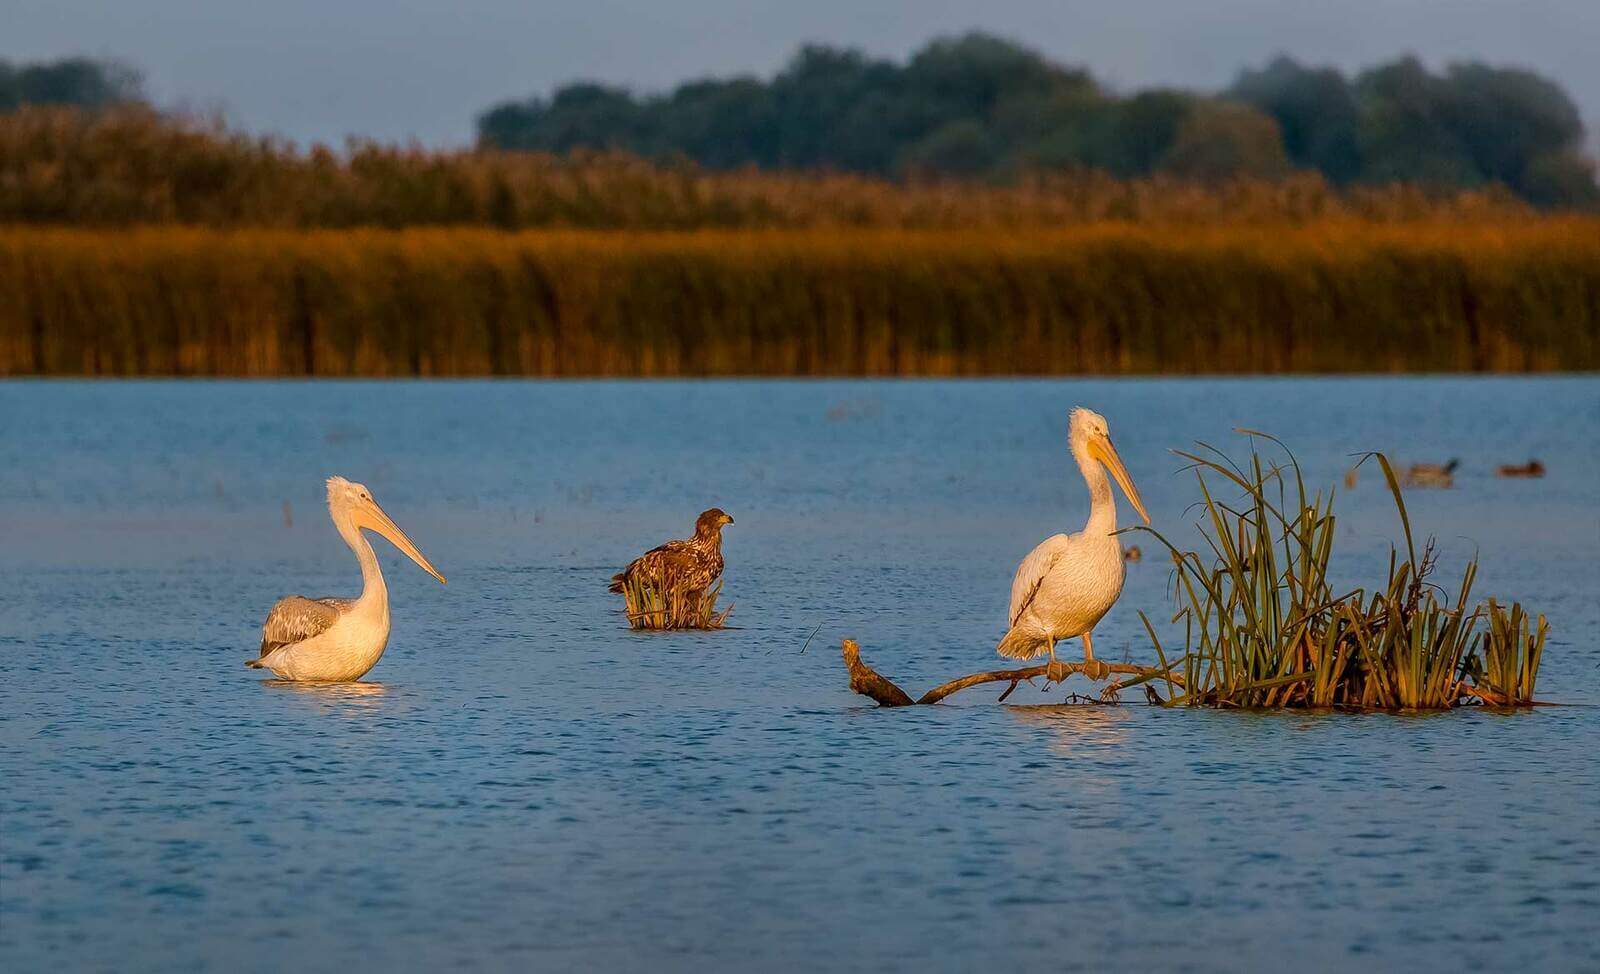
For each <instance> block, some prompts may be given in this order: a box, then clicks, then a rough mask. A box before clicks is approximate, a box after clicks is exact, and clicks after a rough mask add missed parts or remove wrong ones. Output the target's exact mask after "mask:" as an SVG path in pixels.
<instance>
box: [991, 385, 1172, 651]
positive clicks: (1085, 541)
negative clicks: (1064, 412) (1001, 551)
mask: <svg viewBox="0 0 1600 974" xmlns="http://www.w3.org/2000/svg"><path fill="white" fill-rule="evenodd" d="M1067 443H1068V445H1069V446H1070V447H1071V449H1072V458H1073V459H1074V460H1077V461H1078V469H1079V470H1082V471H1083V479H1084V482H1085V483H1087V484H1088V485H1089V502H1090V503H1089V520H1088V523H1086V524H1085V525H1084V526H1083V530H1082V531H1079V532H1078V533H1077V534H1058V535H1055V536H1053V537H1049V538H1046V539H1045V540H1044V541H1042V542H1040V544H1039V547H1037V548H1035V549H1033V551H1031V552H1029V554H1028V557H1026V558H1024V559H1022V564H1021V565H1020V566H1018V568H1017V577H1016V578H1015V579H1014V580H1013V581H1012V582H1011V622H1010V630H1009V631H1008V632H1007V633H1006V635H1005V638H1004V639H1002V640H1000V645H999V646H997V647H996V648H995V649H996V652H998V653H999V654H1000V655H1001V656H1010V657H1014V658H1017V659H1029V658H1032V657H1034V656H1038V655H1040V654H1041V653H1049V654H1050V662H1051V664H1052V666H1053V665H1054V664H1055V662H1056V640H1058V639H1070V638H1072V637H1073V636H1082V637H1083V661H1084V664H1085V665H1084V673H1085V675H1087V676H1088V677H1089V678H1090V679H1092V680H1102V679H1105V677H1106V675H1107V673H1108V672H1109V670H1108V669H1107V667H1106V665H1105V664H1104V663H1100V662H1097V661H1096V660H1095V658H1094V646H1093V645H1092V644H1091V643H1090V641H1089V632H1090V630H1092V629H1093V628H1094V627H1095V623H1097V622H1099V621H1100V617H1101V616H1103V615H1105V614H1106V612H1107V610H1109V609H1110V608H1111V606H1112V605H1114V604H1116V601H1117V596H1119V595H1121V594H1122V580H1123V578H1124V577H1125V575H1126V571H1127V570H1126V567H1125V566H1124V565H1123V555H1122V543H1121V542H1120V541H1118V540H1117V537H1116V534H1115V532H1116V530H1117V505H1116V502H1115V501H1114V500H1113V499H1112V497H1111V483H1110V481H1108V480H1107V479H1106V471H1107V470H1110V471H1111V476H1113V477H1115V478H1116V480H1117V485H1118V486H1120V487H1121V488H1122V492H1123V493H1124V494H1126V495H1127V497H1128V500H1129V501H1130V502H1132V504H1133V508H1134V510H1136V511H1138V512H1139V516H1140V517H1142V518H1144V523H1146V524H1149V523H1150V515H1148V514H1146V513H1145V510H1144V502H1143V501H1142V500H1140V499H1139V491H1138V489H1137V488H1136V487H1134V486H1133V481H1132V480H1131V479H1130V478H1129V477H1128V470H1127V468H1126V467H1124V466H1123V465H1122V458H1121V457H1119V456H1118V455H1117V448H1116V447H1114V446H1112V445H1111V433H1110V431H1109V430H1108V429H1107V428H1106V420H1105V417H1104V416H1101V415H1100V414H1099V413H1096V412H1093V411H1091V410H1088V409H1084V408H1083V407H1081V406H1080V407H1079V408H1077V409H1074V410H1073V411H1072V418H1071V422H1070V426H1069V432H1068V435H1067Z"/></svg>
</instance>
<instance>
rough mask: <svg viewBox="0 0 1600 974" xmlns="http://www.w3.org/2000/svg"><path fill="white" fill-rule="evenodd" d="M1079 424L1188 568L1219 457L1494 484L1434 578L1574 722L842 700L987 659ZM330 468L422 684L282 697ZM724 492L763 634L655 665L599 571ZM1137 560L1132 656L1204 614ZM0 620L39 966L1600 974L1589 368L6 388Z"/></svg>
mask: <svg viewBox="0 0 1600 974" xmlns="http://www.w3.org/2000/svg"><path fill="white" fill-rule="evenodd" d="M1080 403H1081V404H1085V405H1089V406H1092V407H1094V408H1096V409H1098V410H1099V411H1101V412H1103V413H1104V414H1105V415H1106V416H1107V418H1108V419H1109V421H1110V424H1111V430H1112V434H1113V436H1114V437H1115V439H1116V440H1117V442H1118V445H1119V448H1120V449H1121V451H1122V455H1123V457H1124V459H1125V460H1126V462H1127V465H1128V467H1129V469H1130V471H1131V472H1132V474H1133V476H1134V478H1135V480H1136V481H1137V483H1138V485H1139V487H1140V489H1141V490H1142V492H1143V494H1144V498H1145V500H1146V502H1147V504H1148V506H1149V508H1150V512H1151V515H1152V516H1153V517H1154V519H1155V522H1156V525H1157V526H1158V527H1161V528H1163V529H1168V530H1172V531H1175V532H1176V533H1177V534H1178V535H1179V536H1183V535H1184V534H1185V529H1184V528H1183V525H1184V524H1185V523H1186V521H1187V520H1191V519H1192V517H1193V514H1192V512H1189V513H1187V514H1186V509H1187V508H1188V506H1189V505H1190V504H1191V503H1192V502H1193V500H1194V499H1195V494H1196V491H1195V487H1194V483H1193V479H1192V476H1191V475H1188V474H1184V473H1181V472H1179V467H1180V466H1181V461H1179V460H1178V458H1176V457H1174V456H1173V455H1172V454H1171V453H1170V452H1169V450H1170V449H1171V448H1174V447H1185V446H1187V445H1189V444H1190V443H1191V442H1192V441H1193V440H1195V439H1197V438H1198V439H1204V440H1207V441H1210V442H1213V443H1216V444H1218V445H1221V446H1228V447H1230V448H1238V447H1239V446H1241V445H1242V440H1241V438H1240V437H1238V436H1237V435H1235V434H1233V433H1232V432H1230V431H1231V430H1232V429H1233V428H1234V427H1236V426H1252V427H1256V428H1260V429H1266V430H1269V431H1271V432H1273V433H1276V434H1278V435H1280V436H1282V437H1284V438H1286V439H1287V440H1288V441H1289V442H1290V443H1291V444H1293V445H1294V446H1296V447H1297V448H1298V452H1299V454H1300V458H1301V460H1302V462H1303V463H1304V465H1305V466H1306V468H1307V470H1308V472H1309V474H1310V476H1311V477H1312V479H1314V480H1316V481H1318V482H1325V483H1329V484H1333V483H1338V482H1339V480H1340V478H1341V477H1342V475H1343V474H1344V472H1345V470H1346V469H1347V468H1348V467H1349V464H1350V454H1352V453H1355V452H1358V451H1362V450H1368V449H1383V450H1387V451H1390V452H1391V454H1392V455H1394V456H1395V458H1396V459H1397V460H1399V461H1401V462H1406V461H1412V460H1426V461H1443V460H1445V459H1448V458H1450V457H1459V458H1460V459H1461V461H1462V467H1461V469H1460V471H1459V473H1458V475H1457V478H1456V486H1455V488H1454V489H1452V490H1448V491H1418V492H1414V493H1413V494H1412V495H1411V496H1410V501H1411V514H1412V518H1413V521H1414V522H1415V524H1416V525H1417V528H1418V532H1419V534H1433V535H1436V536H1437V537H1438V539H1439V541H1440V545H1441V548H1442V551H1443V558H1442V562H1441V569H1440V576H1439V577H1440V580H1441V581H1444V582H1445V583H1446V584H1448V585H1451V586H1452V587H1453V585H1454V577H1453V576H1454V573H1455V572H1456V570H1457V569H1458V567H1459V565H1460V561H1461V559H1462V558H1464V557H1466V556H1468V555H1470V553H1471V552H1472V551H1474V550H1477V551H1478V552H1480V553H1481V555H1482V558H1483V567H1482V571H1481V574H1480V579H1479V583H1478V588H1477V592H1478V593H1479V594H1482V595H1489V594H1494V595H1498V596H1500V597H1501V598H1504V599H1521V600H1522V601H1523V602H1525V603H1527V604H1529V605H1531V606H1533V607H1535V608H1536V609H1537V610H1540V611H1543V612H1545V613H1546V614H1547V615H1548V616H1549V617H1550V618H1551V620H1552V626H1553V634H1552V636H1551V639H1550V643H1549V646H1548V647H1547V649H1546V653H1545V664H1544V667H1543V670H1542V673H1541V680H1540V696H1541V697H1543V698H1546V699H1551V700H1556V701H1564V702H1569V703H1574V704H1579V706H1573V707H1563V708H1550V709H1544V710H1538V711H1534V712H1527V713H1519V714H1514V715H1508V714H1501V713H1492V712H1487V711H1483V710H1477V709H1472V710H1463V711H1458V712H1455V713H1451V714H1445V715H1435V716H1427V717H1418V716H1410V717H1404V716H1402V717H1396V716H1373V715H1367V716H1356V715H1263V714H1244V713H1213V712H1187V711H1184V712H1179V711H1168V710H1163V709H1159V708H1153V707H1147V706H1144V705H1142V703H1140V704H1139V705H1133V704H1131V703H1130V704H1129V705H1125V706H1122V707H1117V708H1108V707H1084V706H1070V705H1063V704H1062V700H1063V699H1064V698H1065V695H1066V693H1067V692H1068V691H1070V690H1085V689H1086V688H1087V684H1084V683H1082V681H1081V679H1075V680H1074V681H1072V682H1071V683H1069V684H1068V686H1067V687H1066V688H1065V689H1062V688H1057V689H1055V690H1052V691H1051V692H1043V691H1041V690H1040V689H1037V688H1029V687H1023V688H1021V689H1019V690H1018V691H1017V692H1016V693H1015V694H1014V695H1013V696H1012V697H1011V698H1010V699H1009V700H1008V701H1007V704H1006V705H999V704H997V703H996V702H995V697H996V696H997V690H998V688H997V687H983V688H978V689H975V690H971V691H967V692H966V693H963V694H961V695H958V696H956V697H954V698H952V699H951V700H950V701H949V702H948V703H947V704H945V705H942V706H938V707H927V708H911V709H907V710H879V709H876V708H875V707H874V706H873V705H872V704H871V703H870V702H869V701H867V700H865V699H864V698H861V697H857V696H854V695H852V694H851V693H850V692H849V691H848V689H847V687H846V685H845V684H846V681H845V674H844V670H843V667H842V665H841V663H840V659H839V653H838V645H839V640H840V638H841V637H844V636H852V637H855V638H857V639H858V640H860V642H861V644H862V646H863V650H864V655H865V657H866V658H867V660H868V661H869V662H871V663H872V664H874V665H875V666H876V667H877V668H878V669H880V670H881V671H882V672H884V673H885V674H886V675H888V676H891V677H893V678H895V679H896V680H898V681H899V682H900V683H901V684H902V685H904V686H906V687H907V689H909V690H911V691H912V692H913V693H916V692H920V690H921V689H923V688H925V687H926V686H928V685H930V684H932V683H934V682H938V681H942V680H944V679H947V678H950V677H953V676H957V675H960V674H962V673H966V672H970V671H973V670H977V669H984V668H989V667H991V666H992V665H994V664H995V663H996V662H997V661H996V658H995V657H994V655H993V651H992V647H993V645H994V643H995V641H996V640H997V639H998V637H999V635H1000V634H1001V632H1002V630H1003V628H1004V623H1005V612H1006V603H1007V598H1008V593H1009V586H1010V580H1011V574H1012V572H1013V570H1014V569H1015V566H1016V563H1017V562H1018V560H1020V558H1021V557H1022V556H1023V555H1024V554H1025V553H1026V552H1027V551H1028V550H1029V549H1030V548H1031V547H1032V546H1033V545H1034V544H1035V543H1036V542H1037V541H1038V540H1040V539H1041V538H1043V537H1044V536H1046V535H1047V534H1050V533H1054V532H1056V531H1059V530H1069V531H1070V530H1076V529H1077V528H1078V527H1080V526H1081V525H1082V521H1083V518H1084V516H1085V514H1086V507H1087V499H1086V496H1085V492H1084V488H1083V484H1082V481H1081V479H1080V478H1079V477H1078V475H1077V473H1076V470H1075V468H1074V467H1073V466H1072V464H1071V462H1070V460H1069V458H1068V457H1067V455H1066V449H1065V434H1064V429H1065V421H1066V413H1067V410H1068V409H1069V408H1070V407H1071V406H1073V405H1076V404H1080ZM1530 457H1538V458H1539V459H1541V460H1542V461H1544V463H1545V464H1546V465H1547V466H1548V468H1549V476H1547V477H1546V478H1544V479H1541V480H1526V481H1518V480H1505V479H1499V478H1497V477H1495V476H1494V475H1493V468H1494V466H1495V465H1497V464H1500V463H1507V462H1521V461H1524V460H1527V459H1528V458H1530ZM335 473H337V474H343V475H345V476H348V477H350V478H351V479H355V480H360V481H362V482H365V483H366V484H367V485H368V486H370V487H371V488H372V489H373V491H374V493H375V494H376V496H377V498H378V499H379V500H380V501H381V502H382V503H383V504H384V506H385V508H386V509H387V510H388V512H389V513H390V514H391V515H392V516H393V517H394V518H395V520H396V521H397V522H398V523H399V524H400V525H401V526H402V527H403V528H405V529H406V530H407V531H408V532H409V533H410V535H411V536H412V538H413V539H414V540H415V541H416V542H417V543H418V545H419V546H420V547H421V549H422V550H423V551H424V552H425V553H426V554H427V555H428V556H429V558H431V559H432V561H433V562H434V563H435V564H436V565H438V566H439V568H440V570H441V571H443V572H444V574H445V575H446V576H447V577H448V578H449V579H450V584H449V586H448V587H442V586H440V585H438V584H437V583H435V582H434V581H433V580H432V579H430V578H429V577H428V576H426V575H425V574H423V573H422V572H421V571H419V570H417V569H416V568H415V566H413V565H412V564H411V563H410V562H408V561H406V560H405V559H404V558H403V556H401V555H399V554H398V553H397V552H395V551H394V549H392V548H390V547H388V546H387V545H386V544H385V543H383V542H381V541H380V542H378V546H379V550H380V554H381V557H382V561H383V564H384V568H385V572H386V575H387V578H388V580H389V585H390V592H391V599H392V604H393V621H394V630H393V636H392V638H391V641H390V644H389V650H388V652H387V654H386V655H385V656H384V657H383V659H382V661H381V662H379V664H378V666H377V667H376V668H375V669H374V670H373V671H372V672H371V673H370V674H368V676H367V678H366V680H367V682H365V683H362V684H357V685H351V686H348V687H342V688H338V687H336V688H330V687H311V688H307V687H296V686H293V685H286V684H282V683H279V682H276V681H273V680H271V679H268V678H265V677H264V676H263V675H262V674H260V673H258V672H256V671H251V670H246V669H245V668H244V667H243V666H242V665H241V664H242V662H243V661H244V660H245V659H246V658H248V657H251V656H253V655H254V654H255V647H256V644H257V642H258V641H259V631H260V624H261V620H262V618H263V616H264V614H265V612H266V610H267V608H268V607H269V606H270V605H271V604H272V602H273V601H274V600H275V599H276V598H277V597H278V596H280V595H283V594H287V593H291V592H298V593H303V594H307V595H312V596H322V595H353V594H355V592H356V591H357V590H358V589H359V585H360V579H359V575H358V573H357V570H356V566H355V562H354V559H353V558H352V557H351V556H350V554H349V552H348V550H347V549H346V548H345V547H344V546H343V545H342V544H341V543H340V541H339V539H338V536H337V535H336V534H335V533H334V531H333V529H332V527H331V526H330V524H329V523H328V520H327V516H326V512H325V510H324V508H323V505H322V497H321V495H322V481H323V479H324V478H325V477H327V476H328V475H330V474H335ZM1340 490H1341V493H1344V488H1343V487H1342V486H1341V487H1340ZM713 504H715V505H718V506H721V507H723V508H725V509H726V510H728V511H729V512H730V513H732V514H733V515H734V517H735V518H736V519H737V523H736V524H735V525H734V526H733V527H731V528H729V529H728V531H727V536H726V549H725V550H726V555H727V561H728V569H727V574H726V588H725V590H724V600H725V601H727V600H731V601H732V602H733V603H734V605H735V608H734V611H733V615H732V617H731V618H730V624H732V626H733V628H730V629H728V630H726V631H723V632H717V633H709V634H670V635H666V634H635V633H631V632H629V631H628V630H627V628H626V625H625V623H624V621H623V619H622V617H621V615H620V613H619V611H618V605H617V598H616V597H615V596H611V595H608V594H607V593H606V591H605V588H606V580H607V578H608V577H609V576H610V574H611V573H612V572H614V571H616V570H617V569H618V568H619V567H620V566H621V565H623V564H624V563H625V562H626V561H627V560H628V559H629V558H630V557H632V556H633V555H634V554H636V553H638V552H639V551H641V550H643V549H644V548H646V547H648V546H650V545H653V544H655V543H657V542H659V541H662V540H665V539H667V538H669V537H681V536H683V535H684V534H686V533H687V532H688V530H689V527H690V525H691V523H692V521H693V517H694V515H695V514H696V513H697V512H698V511H700V510H701V509H702V508H704V507H708V506H711V505H713ZM1340 509H1341V511H1342V513H1343V517H1342V521H1341V527H1340V544H1341V546H1342V550H1343V555H1342V557H1341V561H1340V570H1341V571H1342V572H1344V573H1346V574H1347V575H1348V576H1349V579H1350V580H1351V581H1352V582H1357V581H1360V580H1361V579H1362V578H1364V577H1367V576H1369V575H1370V574H1371V573H1374V572H1380V571H1381V570H1382V564H1383V561H1384V559H1386V557H1387V552H1388V544H1389V542H1390V540H1391V539H1395V538H1397V537H1398V534H1397V531H1398V525H1397V523H1396V520H1395V517H1394V513H1393V508H1392V505H1391V503H1390V501H1389V498H1388V496H1387V493H1386V491H1385V490H1384V489H1383V488H1382V486H1381V483H1380V482H1379V480H1378V478H1377V477H1376V476H1375V471H1373V470H1372V469H1371V468H1370V467H1369V468H1363V471H1362V476H1361V479H1360V482H1359V483H1358V484H1357V486H1356V487H1355V488H1354V489H1353V490H1350V491H1349V492H1348V493H1347V494H1346V495H1345V496H1344V497H1343V499H1342V500H1341V503H1340ZM1122 512H1123V517H1124V521H1123V523H1129V522H1128V511H1127V506H1126V504H1125V503H1124V504H1123V505H1122ZM1130 540H1131V541H1132V542H1133V543H1141V539H1139V538H1133V539H1130ZM1142 546H1143V547H1144V549H1145V552H1146V557H1145V559H1144V560H1143V561H1142V562H1140V563H1137V564H1134V565H1131V566H1130V570H1129V578H1128V584H1127V587H1126V589H1125V591H1124V593H1123V597H1122V601H1121V602H1120V603H1119V604H1118V605H1117V606H1116V607H1115V608H1114V609H1113V610H1112V612H1111V614H1110V615H1109V616H1108V617H1107V618H1106V619H1105V620H1104V621H1103V622H1102V623H1101V626H1100V628H1099V629H1098V630H1097V631H1096V649H1097V651H1098V654H1099V655H1100V656H1102V657H1103V658H1110V659H1113V660H1116V659H1122V658H1128V659H1134V660H1145V659H1150V658H1151V652H1150V650H1149V648H1148V646H1147V640H1146V637H1145V635H1144V634H1143V630H1142V628H1141V626H1140V624H1139V620H1138V616H1137V615H1136V610H1138V609H1144V610H1146V611H1147V612H1149V613H1150V614H1151V615H1152V616H1154V617H1160V616H1161V615H1162V613H1163V612H1170V602H1169V601H1168V598H1167V591H1166V583H1167V569H1166V567H1165V566H1164V564H1163V562H1162V560H1161V559H1160V558H1158V557H1154V551H1153V548H1152V545H1151V544H1150V542H1149V541H1148V539H1144V540H1143V541H1142ZM0 593H3V594H0V702H3V703H0V967H3V968H4V969H5V970H7V971H25V970H29V971H31V970H77V969H85V970H115V971H127V970H151V971H186V970H218V971H252V970H262V971H267V970H283V969H297V970H335V969H344V970H367V969H385V968H388V969H408V970H409V969H428V970H437V969H505V970H592V969H615V970H651V971H656V970H693V971H705V970H817V969H831V970H883V969H907V968H916V969H929V970H946V969H948V970H970V969H973V968H976V967H979V966H986V967H990V968H992V969H995V970H1011V969H1037V970H1062V969H1067V970H1071V969H1082V970H1102V969H1108V968H1111V969H1116V968H1122V969H1151V968H1161V969H1183V970H1195V971H1213V970H1215V971H1224V970H1277V969H1281V968H1282V967H1283V966H1285V965H1286V964H1293V965H1294V967H1295V968H1296V969H1298V970H1304V971H1321V970H1330V971H1334V970H1363V971H1370V970H1394V969H1399V968H1405V969H1408V970H1411V971H1428V970H1457V969H1477V970H1498V969H1505V968H1507V967H1511V966H1517V967H1520V968H1525V969H1528V970H1541V971H1546V970H1548V971H1556V970H1590V971H1592V970H1595V969H1597V968H1600V938H1597V936H1596V935H1597V933H1600V790H1597V786H1600V758H1597V754H1600V709H1597V708H1595V707H1594V706H1592V704H1593V703H1594V702H1596V701H1600V641H1597V639H1596V637H1595V635H1594V634H1595V633H1596V632H1597V631H1600V380H1596V379H1593V378H1540V379H1481V378H1462V379H1457V378H1395V379H1388V378H1382V379H1333V380H1308V379H1261V380H1211V379H1205V380H1199V379H1196V380H1182V381H1168V380H1123V381H1081V380H1072V381H1032V382H950V383H947V382H717V383H699V382H665V383H567V382H562V383H522V382H515V383H512V382H506V383H348V384H333V383H319V384H292V383H214V382H193V383H165V382H134V383H99V384H88V383H43V382H13V383H3V384H0ZM819 627H820V628H819ZM813 630H816V637H815V638H814V639H813V640H812V641H811V642H810V644H809V646H807V645H806V640H807V636H808V634H810V633H811V632H812V631H813ZM803 647H804V651H802V648H803ZM1077 652H1078V647H1077V646H1076V644H1074V645H1072V646H1071V647H1067V648H1065V650H1064V655H1065V656H1066V657H1068V658H1072V657H1074V656H1075V655H1076V654H1077Z"/></svg>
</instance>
